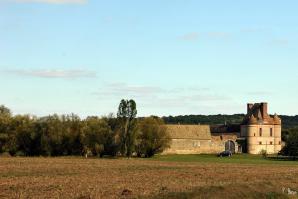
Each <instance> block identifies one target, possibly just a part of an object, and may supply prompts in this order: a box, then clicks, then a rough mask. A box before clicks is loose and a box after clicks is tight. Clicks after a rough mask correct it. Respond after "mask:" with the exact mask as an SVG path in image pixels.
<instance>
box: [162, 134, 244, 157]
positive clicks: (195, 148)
mask: <svg viewBox="0 0 298 199" xmlns="http://www.w3.org/2000/svg"><path fill="white" fill-rule="evenodd" d="M228 140H231V141H233V142H234V144H235V149H236V152H237V148H238V145H237V142H236V140H237V134H227V135H225V134H221V135H214V136H212V137H211V139H209V140H199V139H172V142H171V146H170V148H168V149H167V150H165V151H164V153H163V154H216V153H220V152H222V151H224V150H225V143H226V142H227V141H228Z"/></svg>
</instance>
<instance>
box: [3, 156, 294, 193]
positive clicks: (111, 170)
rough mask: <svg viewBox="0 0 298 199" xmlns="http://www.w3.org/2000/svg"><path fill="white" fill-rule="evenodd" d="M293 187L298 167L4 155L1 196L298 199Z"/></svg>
mask: <svg viewBox="0 0 298 199" xmlns="http://www.w3.org/2000/svg"><path fill="white" fill-rule="evenodd" d="M288 189H289V190H292V191H295V190H296V191H297V190H298V166H297V165H274V164H268V165H266V164H258V165H253V164H229V163H202V162H199V163H198V162H189V163H188V162H166V161H158V160H145V159H84V158H0V198H81V199H87V198H287V197H290V198H295V197H296V196H297V195H296V196H295V195H292V196H291V195H288V193H287V191H288ZM284 193H286V194H284Z"/></svg>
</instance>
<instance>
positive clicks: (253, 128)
mask: <svg viewBox="0 0 298 199" xmlns="http://www.w3.org/2000/svg"><path fill="white" fill-rule="evenodd" d="M267 109H268V104H267V103H257V104H247V115H246V117H245V119H244V121H243V123H242V124H241V134H240V137H242V138H245V140H246V144H247V146H246V148H247V153H250V154H259V153H260V152H261V151H262V150H266V151H267V153H269V154H274V153H278V152H279V151H280V150H281V119H280V118H279V117H278V116H277V115H276V114H275V115H274V116H273V117H271V116H270V115H269V114H268V112H267Z"/></svg>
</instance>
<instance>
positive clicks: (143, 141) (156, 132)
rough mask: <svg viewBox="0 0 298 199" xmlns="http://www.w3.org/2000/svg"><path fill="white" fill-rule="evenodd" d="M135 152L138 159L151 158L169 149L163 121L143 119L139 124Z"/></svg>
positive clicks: (151, 118)
mask: <svg viewBox="0 0 298 199" xmlns="http://www.w3.org/2000/svg"><path fill="white" fill-rule="evenodd" d="M138 129H139V132H138V136H137V144H136V152H137V155H138V156H139V157H152V156H154V155H155V154H157V153H161V152H163V151H164V149H166V148H168V147H169V144H170V137H169V135H168V133H167V129H166V127H165V125H164V122H163V120H161V119H159V118H156V117H149V118H145V119H143V120H141V121H140V123H139V128H138Z"/></svg>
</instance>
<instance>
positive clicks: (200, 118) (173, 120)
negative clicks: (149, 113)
mask: <svg viewBox="0 0 298 199" xmlns="http://www.w3.org/2000/svg"><path fill="white" fill-rule="evenodd" d="M244 117H245V114H234V115H221V114H218V115H179V116H168V117H163V120H164V121H165V123H166V124H209V125H218V124H240V123H241V122H242V121H243V119H244ZM279 117H280V118H281V120H282V125H283V128H284V129H292V128H296V127H298V115H296V116H286V115H280V116H279Z"/></svg>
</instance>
